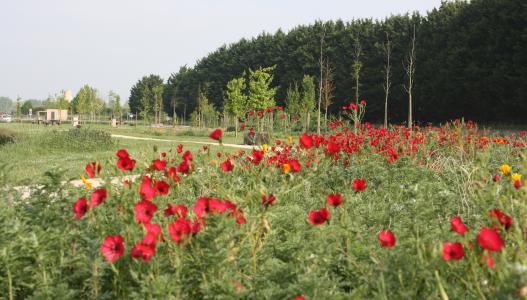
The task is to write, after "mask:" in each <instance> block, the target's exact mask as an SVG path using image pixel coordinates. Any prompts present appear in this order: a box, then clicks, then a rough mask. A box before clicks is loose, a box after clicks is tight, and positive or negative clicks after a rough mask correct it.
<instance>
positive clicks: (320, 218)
mask: <svg viewBox="0 0 527 300" xmlns="http://www.w3.org/2000/svg"><path fill="white" fill-rule="evenodd" d="M330 217H331V214H330V213H329V210H328V209H327V208H325V207H322V208H320V209H319V210H318V211H314V210H312V211H310V212H309V218H308V219H309V222H311V224H313V225H320V224H324V223H325V222H326V221H327V220H329V218H330Z"/></svg>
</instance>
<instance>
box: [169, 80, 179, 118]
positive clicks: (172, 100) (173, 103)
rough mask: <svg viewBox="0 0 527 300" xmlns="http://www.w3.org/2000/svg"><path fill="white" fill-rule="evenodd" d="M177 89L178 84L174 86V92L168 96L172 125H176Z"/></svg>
mask: <svg viewBox="0 0 527 300" xmlns="http://www.w3.org/2000/svg"><path fill="white" fill-rule="evenodd" d="M177 89H178V86H177V85H176V87H175V88H174V94H172V97H170V105H171V106H172V126H174V127H176V119H177V117H176V105H177Z"/></svg>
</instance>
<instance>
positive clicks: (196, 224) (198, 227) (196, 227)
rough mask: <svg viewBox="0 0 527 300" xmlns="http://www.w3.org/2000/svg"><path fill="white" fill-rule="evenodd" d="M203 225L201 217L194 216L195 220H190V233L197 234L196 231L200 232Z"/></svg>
mask: <svg viewBox="0 0 527 300" xmlns="http://www.w3.org/2000/svg"><path fill="white" fill-rule="evenodd" d="M204 225H205V224H204V222H203V219H200V218H196V220H194V222H192V224H191V225H190V230H191V232H192V234H197V233H198V232H200V231H201V229H202V228H203V226H204Z"/></svg>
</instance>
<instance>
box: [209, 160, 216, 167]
mask: <svg viewBox="0 0 527 300" xmlns="http://www.w3.org/2000/svg"><path fill="white" fill-rule="evenodd" d="M210 165H211V166H214V167H215V166H216V160H214V159H211V161H210Z"/></svg>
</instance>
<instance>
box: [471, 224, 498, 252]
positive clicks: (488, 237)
mask: <svg viewBox="0 0 527 300" xmlns="http://www.w3.org/2000/svg"><path fill="white" fill-rule="evenodd" d="M477 241H478V243H479V246H480V247H481V248H483V249H485V250H489V251H493V252H499V251H501V248H503V246H504V245H505V243H504V242H503V240H502V239H501V236H500V235H499V233H498V232H497V231H496V230H493V229H490V228H487V227H481V229H480V230H479V234H478V237H477Z"/></svg>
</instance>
